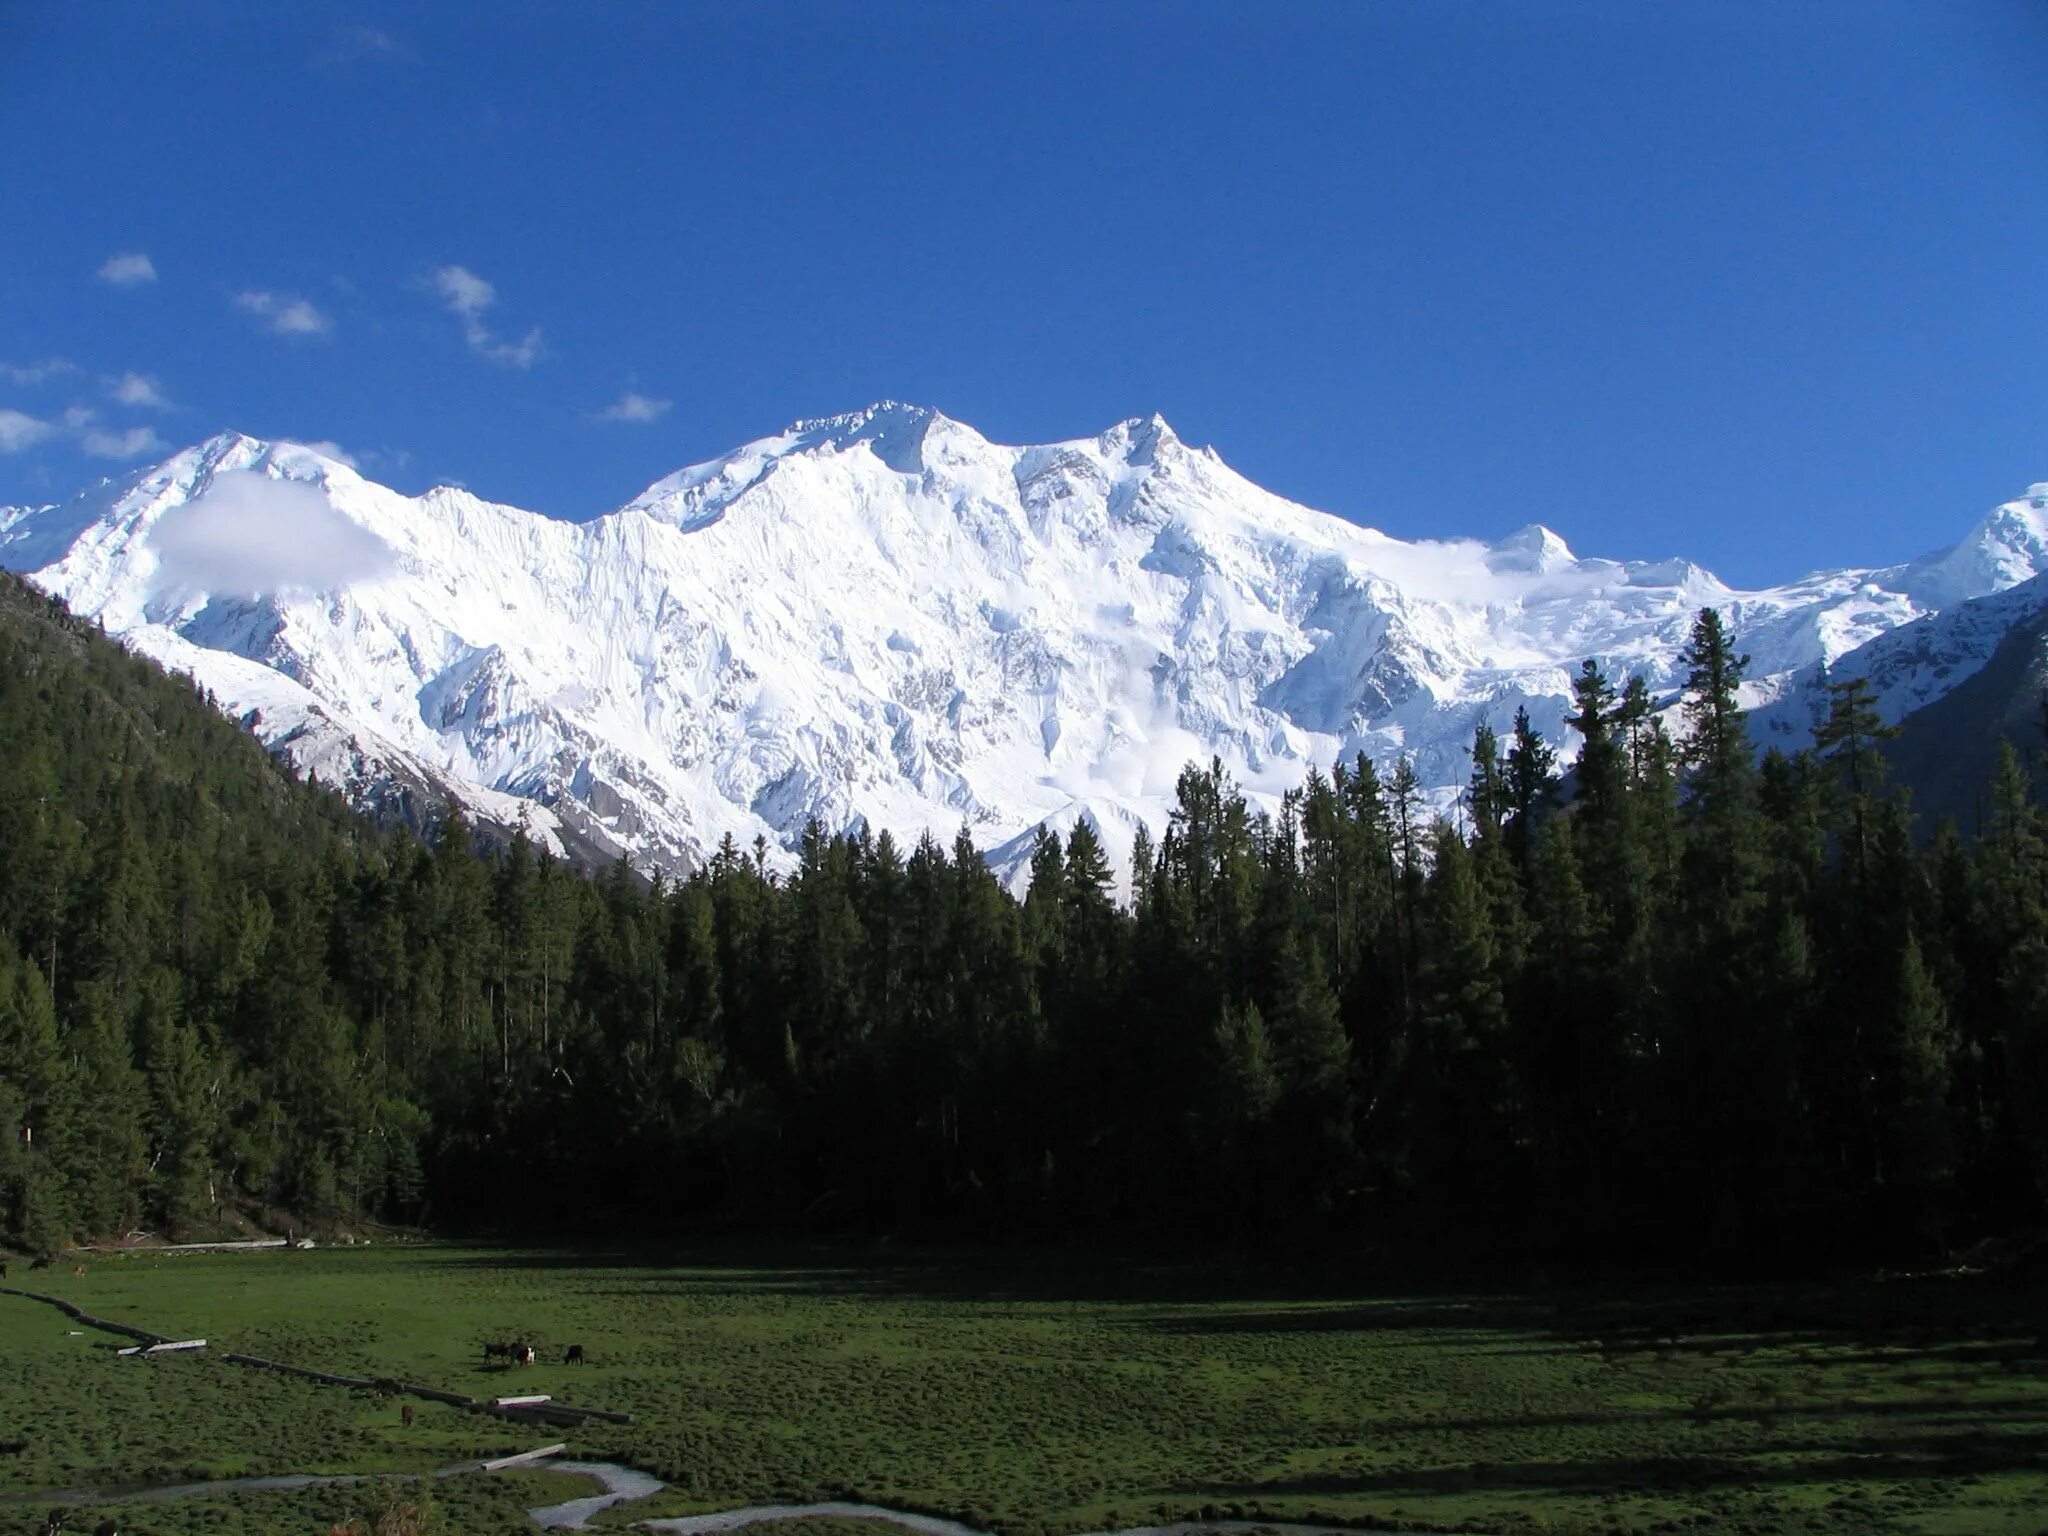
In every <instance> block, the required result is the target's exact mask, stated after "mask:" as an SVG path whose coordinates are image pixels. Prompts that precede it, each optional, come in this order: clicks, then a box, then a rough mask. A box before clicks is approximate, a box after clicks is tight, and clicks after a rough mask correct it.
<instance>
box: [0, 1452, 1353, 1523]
mask: <svg viewBox="0 0 2048 1536" xmlns="http://www.w3.org/2000/svg"><path fill="white" fill-rule="evenodd" d="M527 1465H528V1466H529V1467H530V1468H531V1469H532V1470H535V1471H540V1472H567V1473H571V1474H574V1475H575V1476H578V1477H588V1478H594V1479H595V1480H596V1481H597V1483H598V1486H599V1487H600V1488H602V1489H603V1490H604V1491H603V1492H601V1493H593V1494H587V1495H585V1496H584V1497H583V1498H580V1499H566V1500H564V1501H563V1502H562V1503H560V1504H543V1505H541V1506H540V1507H539V1508H537V1509H530V1510H528V1511H527V1513H528V1515H530V1516H531V1517H532V1519H533V1523H534V1524H535V1525H536V1526H538V1527H540V1529H542V1530H544V1531H582V1530H588V1529H589V1528H590V1520H591V1517H592V1516H594V1515H596V1514H598V1513H600V1512H601V1511H603V1510H607V1509H610V1508H611V1507H612V1506H613V1505H615V1504H629V1503H632V1502H633V1501H635V1500H637V1499H644V1498H648V1497H651V1496H652V1495H654V1494H657V1493H659V1492H661V1490H662V1489H663V1488H665V1487H667V1486H668V1485H667V1484H666V1483H664V1482H662V1480H661V1479H660V1478H658V1477H652V1476H649V1475H648V1474H647V1473H645V1472H642V1471H639V1470H638V1469H636V1468H633V1467H622V1466H620V1465H618V1464H617V1463H616V1462H610V1461H553V1460H549V1461H536V1462H530V1463H528V1464H527ZM483 1470H484V1469H483V1465H482V1463H480V1462H474V1461H464V1462H458V1463H456V1464H455V1465H454V1466H451V1467H440V1468H437V1469H436V1470H435V1471H433V1472H431V1473H405V1472H362V1473H336V1474H332V1475H324V1476H323V1475H320V1474H316V1473H307V1472H296V1473H283V1474H279V1475H274V1476H270V1477H224V1478H218V1479H216V1480H214V1481H212V1482H204V1483H169V1484H165V1485H163V1486H161V1487H142V1488H56V1489H52V1490H50V1491H49V1492H46V1493H10V1494H0V1506H7V1505H22V1504H83V1505H87V1506H94V1505H100V1504H120V1503H129V1502H137V1501H147V1502H151V1503H155V1502H158V1501H161V1500H168V1499H197V1498H205V1497H208V1496H210V1495H218V1494H223V1493H275V1492H281V1491H285V1490H289V1489H293V1488H315V1487H319V1486H322V1485H323V1484H329V1483H375V1482H391V1483H402V1482H413V1481H416V1480H417V1479H418V1478H420V1477H423V1476H424V1477H435V1478H447V1477H466V1476H468V1475H469V1474H471V1473H473V1472H481V1471H483ZM819 1516H822V1517H827V1518H839V1519H850V1520H873V1521H876V1522H878V1523H880V1524H885V1525H893V1526H895V1527H897V1528H898V1529H899V1530H904V1531H909V1532H910V1533H911V1536H990V1533H989V1532H986V1531H980V1530H977V1529H975V1528H974V1527H973V1526H971V1525H963V1524H962V1523H961V1522H960V1521H958V1520H947V1519H943V1518H941V1517H940V1516H938V1515H920V1514H916V1513H913V1512H912V1511H910V1510H904V1509H890V1508H889V1507H888V1506H886V1505H883V1504H851V1503H841V1502H831V1503H823V1504H749V1505H747V1506H746V1507H745V1508H742V1509H722V1510H718V1511H715V1512H714V1513H711V1514H708V1515H678V1516H674V1517H672V1518H670V1519H666V1520H640V1521H636V1522H635V1523H634V1528H635V1529H638V1530H647V1531H669V1532H673V1533H674V1536H725V1533H726V1532H730V1531H739V1530H744V1529H745V1528H746V1527H748V1526H751V1525H769V1524H773V1523H774V1522H776V1521H778V1520H802V1519H806V1518H811V1517H819ZM1248 1531H1272V1532H1276V1533H1277V1536H1355V1533H1352V1532H1348V1531H1346V1530H1344V1529H1343V1528H1342V1527H1339V1526H1327V1525H1296V1524H1288V1523H1285V1522H1281V1521H1275V1520H1186V1521H1181V1522H1178V1523H1176V1524H1173V1525H1140V1526H1133V1527H1131V1528H1130V1529H1128V1530H1123V1531H1097V1532H1093V1533H1091V1536H1227V1533H1235V1532H1248Z"/></svg>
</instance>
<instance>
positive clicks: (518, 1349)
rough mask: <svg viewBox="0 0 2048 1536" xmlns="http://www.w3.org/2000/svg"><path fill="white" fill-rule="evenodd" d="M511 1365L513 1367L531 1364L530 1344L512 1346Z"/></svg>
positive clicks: (531, 1352) (531, 1348)
mask: <svg viewBox="0 0 2048 1536" xmlns="http://www.w3.org/2000/svg"><path fill="white" fill-rule="evenodd" d="M512 1363H513V1364H514V1365H531V1364H533V1346H532V1345H531V1344H514V1345H513V1346H512Z"/></svg>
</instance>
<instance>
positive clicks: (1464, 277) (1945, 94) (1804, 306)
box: [0, 0, 2048, 582]
mask: <svg viewBox="0 0 2048 1536" xmlns="http://www.w3.org/2000/svg"><path fill="white" fill-rule="evenodd" d="M2044 82H2048V4H2043V3H2041V0H1923V3H1916V4H1905V3H1891V0H1852V3H1844V4H1831V3H1826V0H1800V3H1796V4H1782V3H1757V4H1743V5H1736V4H1715V3H1698V4H1672V5H1645V4H1642V3H1640V0H1613V3H1600V4H1595V3H1577V4H1573V3H1564V0H1544V3H1541V4H1537V3H1528V4H1517V3H1514V0H1485V3H1480V0H1473V3H1455V0H1438V3H1428V4H1413V5H1409V4H1400V3H1391V0H1382V3H1375V4H1365V3H1359V4H1351V5H1331V6H1322V5H1291V6H1290V5H1285V4H1277V3H1268V4H1261V5H1258V6H1249V5H1246V6H1238V5H1231V6H1204V5H1197V4H1187V5H1152V4H1139V3H1130V4H1120V3H1103V4H1098V3H1088V4H1076V5H1058V4H1053V3H1049V0H1037V3H1029V4H1025V3H1017V4H1008V5H1004V4H991V5H983V4H971V3H962V4H933V5H913V4H895V3H887V0H873V3H867V4H840V3H828V0H815V3H812V4H804V5H795V4H789V5H775V4H760V3H751V4H747V5H744V6H739V5H735V6H732V7H729V8H728V7H713V6H710V5H702V6H687V7H686V6H681V5H675V6H670V5H659V6H657V5H647V6H639V5H631V4H623V3H619V4H609V5H603V6H598V5H580V4H579V5H569V4H560V5H518V4H507V3H503V0H499V3H494V4H491V5H488V6H486V5H477V6H474V7H467V6H457V5H453V4H447V5H435V6H431V7H421V8H418V11H417V13H416V11H415V8H414V7H411V6H404V5H396V4H381V5H380V4H359V5H335V6H328V5H322V4H316V3H302V0H294V3H292V4H288V5H278V4H273V3H261V4H228V3H209V0H181V3H179V4H177V5H164V4H160V3H150V4H136V5H118V4H95V5H75V6H74V5H48V6H38V5H30V4H27V3H22V0H15V3H11V4H0V138H4V142H5V143H6V145H7V149H6V151H5V154H4V156H0V210H4V211H5V224H6V233H5V237H4V240H0V363H5V364H7V365H9V367H8V368H7V369H5V370H0V450H5V449H8V448H10V447H11V448H12V450H13V451H0V501H19V500H47V499H52V498H54V497H56V496H59V495H62V494H65V493H68V492H69V491H70V490H72V489H74V488H76V486H78V485H79V484H81V483H83V482H84V481H86V480H87V479H89V478H91V477H93V476H96V475H98V474H102V473H106V472H109V470H111V469H114V468H117V467H119V466H120V465H122V464H123V463H124V462H136V461H138V459H137V458H131V459H128V460H125V461H124V460H122V459H120V458H118V457H111V456H110V455H117V454H120V453H122V452H127V453H130V454H133V455H138V456H139V457H140V458H146V457H148V456H150V455H151V454H152V453H153V451H154V450H153V448H152V447H151V446H150V436H149V434H151V433H153V434H154V436H155V437H157V438H160V439H162V440H163V441H164V442H166V443H171V444H182V443H185V442H188V441H192V440H194V439H197V438H199V437H202V436H205V435H207V434H209V433H211V432H213V431H215V430H218V429H220V428H222V427H227V426H234V427H238V428H240V429H241V430H244V431H248V432H251V433H255V434H259V435H279V436H294V437H299V438H302V439H330V440H334V441H336V442H339V443H340V444H341V445H343V446H344V447H345V448H346V449H348V450H349V451H350V452H352V453H354V454H356V455H358V456H359V457H361V458H362V459H363V460H364V467H365V468H366V470H368V471H369V472H371V473H372V474H373V475H375V476H376V477H377V478H381V479H384V480H387V481H389V482H390V483H393V484H396V485H398V486H399V487H401V488H402V489H407V490H416V489H419V488H421V487H423V486H425V485H426V484H429V483H431V482H433V481H435V480H439V479H454V480H460V481H462V482H464V483H466V484H468V485H469V486H471V487H472V488H473V489H475V490H477V491H478V492H479V493H481V494H485V495H488V496H491V497H494V498H497V499H502V500H507V501H512V502H515V503H518V504H520V505H523V506H529V507H535V508H538V509H540V510H543V511H548V512H553V513H556V514H559V515H564V516H578V517H580V516H587V515H590V514H592V513H595V512H598V511H602V510H604V509H606V508H609V507H611V506H613V505H616V504H617V503H619V502H620V501H623V500H625V499H626V498H627V497H628V496H630V495H631V494H632V493H633V492H635V491H636V490H638V489H639V487H640V486H641V485H643V484H644V483H646V482H647V481H649V480H652V479H654V478H656V477H657V476H659V475H660V474H663V473H665V472H666V471H668V470H670V469H672V468H675V467H676V466H678V465H680V464H683V463H686V462H690V461H693V460H697V459H702V458H708V457H710V456H712V455H714V454H716V453H718V452H721V451H723V450H724V449H726V448H728V447H730V446H732V445H734V444H736V443H739V442H741V441H744V440H745V439H748V438H751V437H757V436H762V435H764V434H767V433H769V432H772V431H775V430H777V429H778V428H780V427H781V426H782V425H783V424H785V423H786V422H788V421H789V420H791V419H792V418H795V417H798V416H808V415H820V414H827V413H830V412H834V411H839V410H845V409H851V408H854V407H856V406H859V405H861V404H864V403H867V402H869V401H871V400H875V399H880V398H897V399H908V400H914V401H918V402H921V403H926V404H931V405H936V406H938V407H940V408H941V409H943V410H944V411H946V412H947V413H948V414H950V415H953V416H956V417H958V418H960V419H961V420H964V421H966V422H969V423H971V424H973V425H974V426H976V427H978V428H980V429H981V430H982V431H983V432H985V433H986V434H987V435H989V436H990V437H992V438H995V439H997V440H1000V441H1010V442H1023V441H1038V440H1045V439H1049V438H1055V437H1071V436H1081V435H1084V434H1088V433H1092V432H1095V431H1098V430H1100V429H1102V428H1103V427H1106V426H1108V425H1109V424H1110V423H1112V422H1114V421H1117V420H1119V419H1121V418H1123V417H1127V416H1132V415H1139V414H1143V413H1145V412H1149V411H1152V410H1158V411H1160V412H1161V413H1163V414H1164V415H1165V416H1166V418H1167V419H1168V420H1169V421H1170V422H1172V423H1173V424H1174V426H1175V427H1176V428H1177V429H1178V430H1179V431H1180V433H1181V435H1182V436H1183V437H1185V438H1187V439H1189V440H1190V441H1194V442H1210V443H1214V444H1215V445H1216V447H1217V449H1218V450H1219V451H1220V452H1221V453H1222V454H1223V456H1224V457H1225V458H1226V459H1227V460H1229V461H1230V462H1231V463H1232V464H1234V465H1235V466H1236V467H1238V468H1239V469H1240V470H1242V471H1243V472H1244V473H1246V474H1248V475H1249V476H1251V477H1252V478H1253V479H1255V480H1257V481H1259V482H1261V483H1262V484H1264V485H1266V486H1268V487H1270V488H1271V489H1273V490H1276V491H1279V492H1281V493H1282V494H1285V495H1288V496H1291V497H1293V498H1295V499H1297V500H1301V501H1305V502H1308V503H1310V504H1311V505H1314V506H1319V507H1323V508H1326V509H1328V510H1330V511H1334V512H1339V513H1342V514H1344V515H1346V516H1349V517H1353V518H1356V519H1359V520H1361V521H1365V522H1370V523H1373V524H1374V525H1376V526H1379V527H1383V528H1385V529H1387V530H1388V531H1390V532H1394V533H1399V534H1403V535H1409V536H1416V535H1449V534H1459V533H1469V534H1477V535H1482V536H1495V535H1498V534H1500V533H1503V532H1506V531H1508V530H1509V529H1511V528H1513V527H1515V526H1517V525H1518V524H1520V523H1523V522H1526V521H1531V520H1536V521H1543V522H1547V523H1549V524H1551V525H1552V526H1553V527H1556V528H1557V529H1559V530H1560V531H1561V532H1563V533H1564V534H1565V536H1566V537H1567V538H1568V539H1569V540H1570V541H1571V542H1572V544H1573V545H1574V546H1575V547H1576V548H1577V549H1578V550H1579V551H1580V552H1581V553H1587V554H1592V553H1607V554H1617V555H1640V556H1645V557H1656V556H1663V555H1668V554H1673V553H1686V554H1691V555H1693V556H1694V557H1695V558H1699V559H1702V560H1704V561H1705V562H1706V563H1708V564H1710V565H1712V566H1714V567H1715V568H1716V569H1718V570H1719V571H1721V573H1722V574H1723V575H1725V576H1727V577H1729V578H1730V579H1732V580H1737V581H1751V582H1760V581H1766V580H1773V579H1780V578H1784V577H1787V576H1790V575H1793V574H1796V573H1798V572H1800V571H1802V570H1805V569H1807V568H1809V567H1812V566H1816V565H1821V564H1838V563H1847V562H1863V561H1873V562H1874V561H1883V560H1890V559H1896V558H1902V557H1905V556H1908V555H1911V554H1914V553H1917V552H1919V551H1921V550H1923V549H1925V548H1928V547H1931V546H1933V545H1936V544H1941V543H1946V542H1949V541H1951V540H1953V539H1954V538H1956V537H1958V536H1960V534H1961V533H1962V532H1963V531H1964V529H1965V528H1966V527H1967V525H1968V524H1969V522H1970V521H1971V520H1972V519H1974V518H1975V517H1976V516H1977V515H1979V514H1980V513H1981V512H1982V510H1983V509H1984V508H1986V507H1987V506H1989V505H1990V504H1991V503H1993V502H1995V501H1998V500H2001V499H2003V498H2005V497H2007V496H2010V495H2014V494H2017V493H2018V492H2019V491H2020V490H2021V488H2022V487H2023V486H2024V485H2025V484H2026V483H2027V482H2029V481H2031V480H2042V479H2048V235H2044V231H2048V217H2044V216H2048V85H2044ZM122 254H142V255H146V256H147V257H148V259H149V264H150V266H151V268H152V269H153V270H154V273H155V277H154V279H153V280H145V281H132V282H129V283H127V284H125V285H124V284H117V283H114V282H111V281H109V280H107V279H105V278H101V277H97V276H96V275H95V274H96V273H97V272H99V271H100V270H101V269H102V267H103V265H104V264H105V263H107V261H108V260H109V258H112V257H115V256H117V255H122ZM452 266H459V267H461V268H463V269H464V270H465V271H467V272H468V273H471V274H474V275H475V276H476V277H479V278H481V279H483V280H485V281H486V282H488V283H489V284H490V285H492V287H493V289H494V293H495V297H494V301H493V302H492V303H491V304H490V305H489V306H488V307H478V305H477V300H478V297H479V294H480V290H478V289H476V288H474V287H470V288H468V289H466V290H465V289H463V288H461V287H460V286H459V285H457V286H455V287H446V286H443V287H437V286H436V280H435V274H436V273H437V272H439V271H441V270H442V269H444V268H448V267H452ZM114 270H118V269H114ZM464 292H466V293H467V294H468V295H469V302H470V305H471V308H470V312H469V314H468V315H467V316H464V315H463V314H460V313H456V312H454V311H451V310H450V309H449V308H448V307H447V304H448V301H449V296H450V295H451V294H455V295H458V296H459V295H461V294H462V293H464ZM265 296H267V297H265ZM301 300H303V301H305V302H306V303H307V304H309V305H310V306H311V309H310V310H308V309H303V308H302V309H294V308H293V305H294V304H295V303H296V302H297V301H301ZM294 321H296V323H297V324H298V325H300V326H301V327H302V329H301V330H300V331H298V332H296V333H287V332H280V331H279V330H277V329H276V327H278V326H279V325H281V324H282V325H289V324H292V323H294ZM322 322H324V323H325V328H324V329H311V330H309V329H304V327H317V326H319V325H321V323H322ZM536 327H537V328H538V329H539V331H540V338H539V343H538V347H537V348H532V349H526V348H523V347H522V344H523V343H524V342H525V341H526V339H527V337H528V333H529V332H530V331H531V330H532V329H533V328H536ZM529 354H531V355H529ZM51 358H56V359H60V360H63V361H64V362H67V363H69V364H71V365H72V367H71V369H70V371H51V372H47V373H45V374H44V375H43V376H42V377H40V378H38V377H36V374H37V373H38V371H39V370H38V369H37V368H36V367H34V366H32V365H37V364H40V363H42V362H44V361H45V360H46V359H51ZM131 372H132V373H136V374H140V375H143V376H145V377H147V378H149V379H152V380H154V381H155V382H156V385H157V389H158V392H159V393H160V394H161V395H163V396H164V397H165V398H166V399H167V400H168V401H169V402H170V406H169V408H168V409H159V408H157V407H155V406H153V405H150V404H148V403H146V402H145V403H137V402H143V398H144V397H143V392H142V391H141V390H140V389H139V388H137V387H135V386H133V385H131V386H130V388H129V390H128V391H127V393H128V395H129V397H130V403H127V404H124V403H122V402H121V401H119V400H117V399H114V398H112V386H113V381H115V380H118V379H119V378H120V377H121V376H123V375H125V374H128V373H131ZM628 392H633V393H637V394H639V395H642V396H645V397H647V399H649V400H651V401H669V402H672V404H671V405H670V406H669V407H668V408H667V409H666V411H664V412H663V413H661V414H660V415H659V416H658V417H656V418H655V419H653V420H649V421H607V420H603V419H600V413H602V412H603V411H604V410H605V409H606V408H607V407H608V406H613V405H615V404H616V403H618V402H619V401H620V400H621V399H622V397H623V396H625V395H626V394H627V393H628ZM81 408H82V409H89V410H91V411H92V412H94V413H95V414H94V416H93V417H92V419H91V420H90V421H87V420H85V419H84V418H83V417H82V416H80V415H77V414H76V412H77V411H78V410H79V409H81ZM67 409H70V410H73V411H74V415H73V417H72V419H71V421H70V422H69V423H68V424H67V422H66V420H65V412H66V411H67ZM6 412H15V413H18V415H17V416H9V415H6V414H4V413H6ZM141 428H147V429H148V432H147V433H145V432H140V431H138V430H137V429H141ZM31 439H39V440H36V441H31ZM88 448H94V449H97V450H99V454H98V456H94V455H92V454H89V453H88V452H87V449H88Z"/></svg>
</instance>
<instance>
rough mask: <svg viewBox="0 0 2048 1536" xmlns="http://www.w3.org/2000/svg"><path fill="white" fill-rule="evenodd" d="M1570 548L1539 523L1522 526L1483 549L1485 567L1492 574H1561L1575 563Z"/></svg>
mask: <svg viewBox="0 0 2048 1536" xmlns="http://www.w3.org/2000/svg"><path fill="white" fill-rule="evenodd" d="M1578 558H1579V557H1578V556H1577V555H1574V554H1573V553H1572V550H1571V546H1570V545H1569V544H1567V543H1565V541H1564V540H1563V538H1561V537H1560V536H1559V535H1558V534H1557V533H1555V532H1554V531H1552V530H1551V529H1549V528H1546V527H1544V526H1543V524H1541V523H1524V524H1523V525H1522V526H1521V527H1519V528H1517V529H1516V530H1515V531H1514V532H1513V533H1511V534H1509V535H1507V536H1506V537H1505V538H1501V539H1496V540H1494V541H1493V543H1491V544H1489V545H1488V546H1487V554H1486V564H1487V568H1488V569H1489V570H1494V571H1528V572H1532V573H1539V572H1546V571H1556V570H1562V569H1564V567H1566V566H1569V565H1576V564H1577V563H1578Z"/></svg>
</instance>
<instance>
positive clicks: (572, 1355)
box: [562, 1344, 583, 1365]
mask: <svg viewBox="0 0 2048 1536" xmlns="http://www.w3.org/2000/svg"><path fill="white" fill-rule="evenodd" d="M582 1363H583V1346H582V1345H581V1344H571V1345H570V1346H569V1352H568V1353H567V1354H566V1355H564V1356H562V1364H564V1365H581V1364H582Z"/></svg>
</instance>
